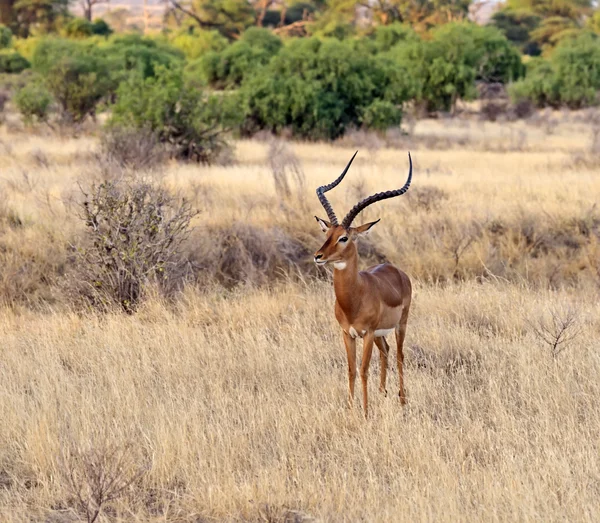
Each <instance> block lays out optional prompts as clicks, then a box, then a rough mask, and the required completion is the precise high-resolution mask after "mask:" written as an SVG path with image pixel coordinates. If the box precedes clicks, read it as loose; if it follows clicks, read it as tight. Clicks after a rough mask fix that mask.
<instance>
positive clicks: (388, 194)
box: [334, 153, 412, 229]
mask: <svg viewBox="0 0 600 523" xmlns="http://www.w3.org/2000/svg"><path fill="white" fill-rule="evenodd" d="M408 163H409V169H408V179H407V180H406V183H405V184H404V185H403V186H402V188H400V189H396V190H394V191H385V192H378V193H377V194H374V195H373V196H368V197H367V198H365V199H364V200H361V201H360V202H358V203H357V204H356V205H355V206H354V207H352V209H350V212H349V213H348V214H347V215H346V217H345V218H344V220H343V221H342V227H344V229H348V227H350V225H352V222H353V221H354V219H355V218H356V217H357V216H358V213H360V211H362V210H363V209H364V208H365V207H368V206H369V205H371V204H372V203H375V202H379V201H381V200H387V199H388V198H394V197H395V196H400V195H402V194H404V193H405V192H406V191H408V188H409V187H410V182H411V180H412V159H411V157H410V153H408ZM338 180H339V178H338ZM338 180H336V182H337V181H338ZM334 183H335V182H334ZM336 185H337V183H336ZM334 187H335V185H334Z"/></svg>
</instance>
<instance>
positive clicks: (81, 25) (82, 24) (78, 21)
mask: <svg viewBox="0 0 600 523" xmlns="http://www.w3.org/2000/svg"><path fill="white" fill-rule="evenodd" d="M60 33H61V35H63V36H66V37H68V38H87V37H88V36H92V34H94V32H93V29H92V23H91V22H88V21H87V20H86V19H85V18H78V17H77V18H71V19H69V20H67V21H66V23H65V24H64V26H63V27H62V28H61V29H60Z"/></svg>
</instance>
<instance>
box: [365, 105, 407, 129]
mask: <svg viewBox="0 0 600 523" xmlns="http://www.w3.org/2000/svg"><path fill="white" fill-rule="evenodd" d="M361 120H362V123H363V125H365V126H366V127H368V128H369V129H377V130H380V131H385V130H386V129H389V128H390V127H395V126H398V125H400V122H401V121H402V110H401V109H400V108H399V107H398V106H397V105H394V104H393V103H391V102H388V101H387V100H381V99H379V98H377V99H375V100H373V102H372V103H371V104H370V105H368V106H367V107H366V108H365V110H364V112H363V115H362V118H361Z"/></svg>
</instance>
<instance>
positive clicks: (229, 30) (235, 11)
mask: <svg viewBox="0 0 600 523" xmlns="http://www.w3.org/2000/svg"><path fill="white" fill-rule="evenodd" d="M191 12H192V13H193V17H189V18H188V19H187V21H189V22H191V23H197V24H198V26H199V27H200V28H201V29H216V30H217V31H219V32H220V33H221V34H222V35H223V36H225V37H227V38H233V37H235V36H237V35H240V34H242V33H243V32H244V29H246V28H247V27H250V26H251V25H253V24H254V22H255V12H254V8H253V7H252V4H251V3H250V2H247V1H246V0H192V2H191Z"/></svg>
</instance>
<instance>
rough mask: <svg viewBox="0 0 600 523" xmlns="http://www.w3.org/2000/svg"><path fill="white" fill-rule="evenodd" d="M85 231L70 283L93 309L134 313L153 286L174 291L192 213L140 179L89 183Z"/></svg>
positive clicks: (178, 282)
mask: <svg viewBox="0 0 600 523" xmlns="http://www.w3.org/2000/svg"><path fill="white" fill-rule="evenodd" d="M82 192H83V202H82V204H81V208H80V211H81V219H82V220H83V222H84V224H85V227H86V236H85V239H84V240H83V244H82V245H81V246H80V247H79V248H77V250H76V259H77V261H76V274H75V275H74V278H75V280H76V282H77V284H79V286H80V288H79V292H81V293H82V294H83V295H84V296H85V297H86V298H87V299H88V300H89V301H90V303H92V304H93V305H94V306H95V307H97V308H99V309H103V308H106V307H110V306H111V305H114V304H118V305H119V306H120V307H122V308H123V310H125V311H127V312H133V311H134V310H135V309H136V307H137V306H138V304H139V301H140V299H141V298H142V296H143V294H144V290H145V288H147V286H148V285H150V284H152V283H156V284H158V286H159V288H160V289H161V290H162V291H163V292H164V293H165V294H166V295H169V294H172V293H173V292H174V291H175V290H177V289H179V288H180V286H181V285H182V281H183V279H184V275H185V267H186V261H185V260H184V259H183V258H182V256H181V253H180V249H181V246H182V243H183V242H184V241H185V240H186V239H187V237H188V235H189V232H190V228H189V227H190V221H191V220H192V218H193V217H194V216H195V214H196V213H195V211H193V210H192V208H191V206H190V205H189V204H188V203H187V202H186V201H185V199H179V198H176V197H174V196H172V195H171V194H170V193H169V192H168V191H167V190H166V189H164V188H162V187H160V186H158V185H156V184H154V183H152V182H150V181H147V180H143V179H140V178H136V177H132V178H122V179H120V180H107V181H104V182H101V183H98V184H96V183H93V184H92V186H91V187H90V188H89V189H85V190H84V189H82Z"/></svg>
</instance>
